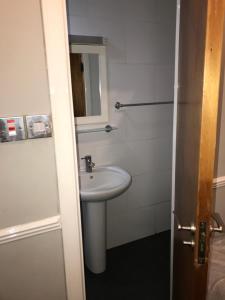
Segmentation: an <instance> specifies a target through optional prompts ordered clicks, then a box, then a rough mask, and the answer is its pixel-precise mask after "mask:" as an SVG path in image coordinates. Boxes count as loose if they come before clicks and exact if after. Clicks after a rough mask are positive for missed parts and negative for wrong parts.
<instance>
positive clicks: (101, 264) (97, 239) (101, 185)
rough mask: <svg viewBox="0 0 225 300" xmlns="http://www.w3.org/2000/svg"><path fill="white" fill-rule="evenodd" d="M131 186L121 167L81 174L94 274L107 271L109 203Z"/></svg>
mask: <svg viewBox="0 0 225 300" xmlns="http://www.w3.org/2000/svg"><path fill="white" fill-rule="evenodd" d="M130 184H131V176H130V174H128V173H127V172H126V171H125V170H123V169H121V168H119V167H114V166H107V167H98V168H95V169H93V172H92V173H87V172H85V171H81V172H80V198H81V202H82V214H83V233H84V254H85V263H86V265H87V267H88V268H89V270H90V271H92V272H93V273H96V274H98V273H102V272H104V271H105V269H106V201H107V200H109V199H112V198H115V197H117V196H119V195H120V194H122V193H123V192H124V191H125V190H126V189H128V187H129V186H130Z"/></svg>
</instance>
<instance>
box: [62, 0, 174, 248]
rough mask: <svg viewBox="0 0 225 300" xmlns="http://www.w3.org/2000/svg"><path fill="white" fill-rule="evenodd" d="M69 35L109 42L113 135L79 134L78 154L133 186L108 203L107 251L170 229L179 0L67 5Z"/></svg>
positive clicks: (86, 0) (78, 0)
mask: <svg viewBox="0 0 225 300" xmlns="http://www.w3.org/2000/svg"><path fill="white" fill-rule="evenodd" d="M68 14H69V27H70V28H69V30H70V33H71V34H80V35H97V36H104V37H106V38H107V39H108V45H107V52H108V57H107V60H108V83H109V101H110V103H109V106H110V122H109V123H110V124H112V125H115V126H117V127H118V128H119V129H118V130H117V131H113V132H112V133H110V134H106V133H104V132H103V133H90V134H84V135H82V134H80V135H79V137H78V142H79V145H78V147H79V155H80V157H81V156H83V155H85V154H92V156H93V161H95V162H96V164H97V165H100V164H113V165H118V166H121V167H122V168H124V169H126V170H128V171H129V172H130V173H131V174H132V177H133V183H132V186H131V188H130V189H129V190H128V191H127V192H126V193H124V194H123V195H121V196H120V197H118V198H117V199H113V200H111V201H108V203H107V232H108V248H111V247H114V246H117V245H120V244H123V243H126V242H129V241H133V240H136V239H139V238H142V237H145V236H148V235H151V234H154V233H156V232H161V231H164V230H167V229H169V228H170V189H171V155H172V151H171V148H172V113H173V107H172V105H161V106H160V105H159V106H154V107H150V106H149V107H132V108H126V109H125V108H124V109H122V110H121V111H119V112H118V111H115V109H114V104H115V102H116V101H120V102H122V103H132V102H133V103H134V102H148V101H167V100H168V101H169V100H172V99H173V73H174V44H175V41H174V40H175V14H176V0H115V1H112V0H69V12H68Z"/></svg>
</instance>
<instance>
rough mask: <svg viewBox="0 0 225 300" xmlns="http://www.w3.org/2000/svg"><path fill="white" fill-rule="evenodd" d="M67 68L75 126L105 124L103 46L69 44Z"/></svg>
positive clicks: (104, 57)
mask: <svg viewBox="0 0 225 300" xmlns="http://www.w3.org/2000/svg"><path fill="white" fill-rule="evenodd" d="M70 66H71V83H72V95H73V106H74V117H75V120H76V124H78V125H79V124H80V125H81V124H93V123H102V122H107V121H108V100H107V78H106V55H105V46H102V45H101V46H100V45H94V46H93V45H77V44H71V45H70Z"/></svg>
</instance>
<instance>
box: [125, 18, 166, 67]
mask: <svg viewBox="0 0 225 300" xmlns="http://www.w3.org/2000/svg"><path fill="white" fill-rule="evenodd" d="M159 29H160V26H159V24H157V23H152V22H137V21H132V20H130V21H128V22H127V24H126V39H127V47H126V56H127V63H142V64H143V63H147V64H156V63H158V62H159V57H158V52H159V34H161V33H160V32H159Z"/></svg>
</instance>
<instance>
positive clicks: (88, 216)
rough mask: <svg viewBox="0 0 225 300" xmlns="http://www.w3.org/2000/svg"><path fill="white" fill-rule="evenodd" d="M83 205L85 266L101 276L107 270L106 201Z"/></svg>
mask: <svg viewBox="0 0 225 300" xmlns="http://www.w3.org/2000/svg"><path fill="white" fill-rule="evenodd" d="M81 203H82V214H83V234H84V256H85V264H86V266H87V267H88V269H89V270H90V271H91V272H93V273H95V274H99V273H102V272H104V271H105V269H106V201H101V202H85V201H83V202H81Z"/></svg>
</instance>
